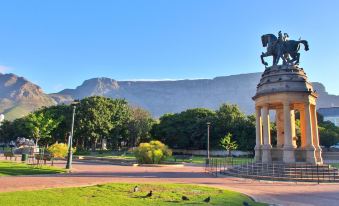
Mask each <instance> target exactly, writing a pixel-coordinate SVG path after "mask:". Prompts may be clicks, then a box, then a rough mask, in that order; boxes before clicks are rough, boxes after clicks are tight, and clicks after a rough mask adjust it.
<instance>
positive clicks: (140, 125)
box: [127, 107, 155, 147]
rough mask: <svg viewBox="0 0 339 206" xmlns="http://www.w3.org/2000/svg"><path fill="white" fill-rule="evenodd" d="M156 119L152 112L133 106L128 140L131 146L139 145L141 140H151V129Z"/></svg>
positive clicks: (128, 125) (128, 126) (128, 127)
mask: <svg viewBox="0 0 339 206" xmlns="http://www.w3.org/2000/svg"><path fill="white" fill-rule="evenodd" d="M154 123H155V121H154V120H153V118H152V116H151V114H150V113H149V112H148V111H146V110H143V109H141V108H138V107H136V108H133V107H132V108H131V117H130V120H129V121H128V123H127V141H128V145H129V146H133V147H135V146H137V145H138V144H139V143H140V142H146V141H149V140H150V138H151V135H150V130H151V129H152V126H153V124H154Z"/></svg>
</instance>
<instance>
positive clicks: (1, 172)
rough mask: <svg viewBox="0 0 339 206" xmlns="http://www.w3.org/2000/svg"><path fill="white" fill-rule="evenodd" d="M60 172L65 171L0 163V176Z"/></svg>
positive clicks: (6, 162)
mask: <svg viewBox="0 0 339 206" xmlns="http://www.w3.org/2000/svg"><path fill="white" fill-rule="evenodd" d="M62 172H65V170H64V169H61V168H57V167H51V166H33V165H27V164H23V163H17V162H9V161H0V176H17V175H37V174H56V173H62ZM0 182H1V181H0ZM0 185H1V184H0Z"/></svg>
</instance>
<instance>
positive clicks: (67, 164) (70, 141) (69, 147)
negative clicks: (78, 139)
mask: <svg viewBox="0 0 339 206" xmlns="http://www.w3.org/2000/svg"><path fill="white" fill-rule="evenodd" d="M75 109H76V106H75V104H73V114H72V129H71V134H70V135H69V136H68V155H67V163H66V169H69V170H71V169H72V159H73V154H72V142H73V134H74V117H75Z"/></svg>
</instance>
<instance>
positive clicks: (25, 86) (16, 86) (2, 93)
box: [0, 73, 56, 120]
mask: <svg viewBox="0 0 339 206" xmlns="http://www.w3.org/2000/svg"><path fill="white" fill-rule="evenodd" d="M55 104H56V101H54V100H53V99H52V98H51V97H49V96H48V95H47V94H45V93H44V92H43V91H42V89H41V88H40V87H39V86H37V85H35V84H33V83H31V82H29V81H28V80H26V79H25V78H23V77H18V76H16V75H15V74H1V73H0V113H3V114H5V118H6V119H8V120H13V119H15V118H18V117H22V116H25V115H27V114H28V113H29V112H31V111H33V110H34V109H36V108H39V107H42V106H50V105H55Z"/></svg>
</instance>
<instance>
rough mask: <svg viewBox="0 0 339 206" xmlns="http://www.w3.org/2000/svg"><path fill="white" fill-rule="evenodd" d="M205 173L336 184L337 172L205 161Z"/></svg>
mask: <svg viewBox="0 0 339 206" xmlns="http://www.w3.org/2000/svg"><path fill="white" fill-rule="evenodd" d="M205 171H206V172H207V173H210V174H212V175H214V176H216V177H218V176H219V175H229V176H236V177H243V178H250V179H256V180H269V181H293V182H317V183H320V182H337V183H339V170H338V168H335V167H333V166H331V165H325V164H324V165H313V164H303V163H295V164H284V163H281V162H272V163H268V164H265V163H258V162H255V161H254V160H253V159H242V158H233V157H228V158H210V159H206V164H205Z"/></svg>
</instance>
